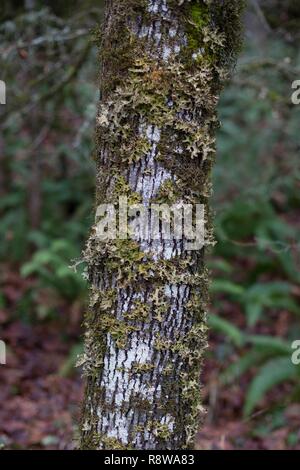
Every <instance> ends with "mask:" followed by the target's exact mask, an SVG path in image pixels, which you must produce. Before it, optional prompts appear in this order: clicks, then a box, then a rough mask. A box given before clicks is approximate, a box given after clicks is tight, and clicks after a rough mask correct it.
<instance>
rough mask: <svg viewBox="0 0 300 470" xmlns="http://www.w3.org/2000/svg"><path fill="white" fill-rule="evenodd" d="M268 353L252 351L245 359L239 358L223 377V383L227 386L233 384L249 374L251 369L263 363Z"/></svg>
mask: <svg viewBox="0 0 300 470" xmlns="http://www.w3.org/2000/svg"><path fill="white" fill-rule="evenodd" d="M266 356H268V353H266V352H265V351H256V350H252V351H249V352H248V353H246V354H245V355H244V356H243V357H241V358H239V359H238V360H237V361H235V362H234V363H233V364H231V365H230V366H229V367H227V369H226V370H225V371H224V372H223V373H222V375H221V381H222V382H223V383H225V384H231V383H232V382H234V380H235V379H237V378H238V377H240V376H241V375H243V374H244V373H245V372H247V370H248V369H250V367H253V366H256V365H257V364H259V363H261V362H262V361H263V360H264V359H265V358H266Z"/></svg>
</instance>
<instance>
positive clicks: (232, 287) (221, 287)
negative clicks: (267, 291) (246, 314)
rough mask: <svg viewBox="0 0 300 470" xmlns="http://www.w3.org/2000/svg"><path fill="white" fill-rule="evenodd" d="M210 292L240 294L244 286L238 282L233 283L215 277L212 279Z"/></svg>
mask: <svg viewBox="0 0 300 470" xmlns="http://www.w3.org/2000/svg"><path fill="white" fill-rule="evenodd" d="M211 290H212V292H225V293H226V294H232V295H235V296H239V295H242V294H243V293H244V288H243V287H242V286H240V285H238V284H234V283H233V282H231V281H227V280H226V279H216V280H215V281H213V283H212V286H211Z"/></svg>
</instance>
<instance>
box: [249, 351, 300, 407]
mask: <svg viewBox="0 0 300 470" xmlns="http://www.w3.org/2000/svg"><path fill="white" fill-rule="evenodd" d="M297 375H299V371H298V369H297V367H296V366H294V365H293V363H292V362H291V358H290V357H280V358H277V359H273V360H271V361H269V362H267V363H266V364H265V365H264V366H263V367H262V368H261V369H260V371H259V372H258V374H257V375H256V377H255V378H254V379H253V381H252V383H251V385H250V387H249V390H248V393H247V396H246V401H245V406H244V415H245V416H249V415H250V414H251V413H252V411H253V410H254V408H255V406H256V405H257V403H259V401H260V400H261V399H262V398H263V396H264V395H265V394H266V393H267V392H268V391H269V390H270V389H271V388H273V387H275V385H278V384H280V383H282V382H285V381H287V380H291V379H295V378H296V377H297Z"/></svg>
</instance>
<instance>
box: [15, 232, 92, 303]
mask: <svg viewBox="0 0 300 470" xmlns="http://www.w3.org/2000/svg"><path fill="white" fill-rule="evenodd" d="M76 253H77V250H74V246H72V245H71V244H70V243H68V241H67V240H64V239H58V240H54V241H52V242H51V244H50V246H49V247H48V248H45V249H40V250H37V251H36V252H35V254H34V255H33V257H32V258H31V260H30V261H28V262H27V263H25V264H23V266H22V268H21V275H22V276H24V277H26V276H29V275H35V277H36V278H37V279H38V281H39V283H38V287H39V288H52V289H54V290H55V291H56V292H58V293H59V294H60V295H61V297H62V298H64V299H66V300H69V301H73V300H75V299H77V298H80V297H82V295H83V294H84V293H85V289H86V284H85V282H84V280H83V277H82V276H81V275H80V274H79V273H76V272H74V271H73V270H72V269H71V268H70V267H69V265H68V263H69V262H70V260H71V259H72V257H73V256H74V254H76Z"/></svg>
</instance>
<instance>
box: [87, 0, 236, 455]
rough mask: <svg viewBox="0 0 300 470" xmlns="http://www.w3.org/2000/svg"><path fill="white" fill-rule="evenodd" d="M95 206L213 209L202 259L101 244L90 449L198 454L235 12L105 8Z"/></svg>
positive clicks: (182, 6)
mask: <svg viewBox="0 0 300 470" xmlns="http://www.w3.org/2000/svg"><path fill="white" fill-rule="evenodd" d="M105 11H106V14H105V19H104V25H103V30H102V41H101V64H102V67H101V80H100V81H101V85H100V86H101V100H100V104H99V112H98V117H97V129H96V135H97V152H96V162H97V188H96V205H97V206H98V205H99V204H101V203H117V201H118V198H119V196H123V197H124V196H126V197H127V198H128V202H129V203H131V204H133V203H136V202H141V203H142V204H143V205H144V207H146V208H148V207H149V205H150V204H151V202H153V201H155V202H159V203H165V204H169V205H173V204H182V203H189V204H193V205H194V204H199V203H200V204H203V205H204V207H205V246H204V248H201V249H200V250H198V251H195V250H194V251H189V250H186V249H185V245H184V240H177V239H173V240H170V241H169V242H166V241H165V240H163V239H161V240H156V241H155V242H154V241H153V240H151V238H149V239H146V240H144V241H140V240H137V239H116V240H107V241H106V242H103V241H101V240H99V238H98V237H97V232H96V229H95V227H94V228H93V229H92V231H91V235H90V238H89V240H88V243H87V246H86V250H85V253H84V258H85V260H86V261H87V263H88V277H89V281H90V284H91V293H90V304H89V309H88V312H87V314H86V316H85V328H86V336H85V352H84V354H83V356H82V358H81V361H80V364H81V365H82V366H83V370H84V373H85V375H86V381H87V385H86V394H85V399H84V405H83V412H82V423H81V448H82V449H184V448H191V447H193V442H194V437H195V433H196V432H197V430H198V427H199V423H200V420H201V417H203V415H204V409H203V406H202V404H201V393H200V385H199V382H200V372H201V364H202V357H203V352H204V350H205V347H206V343H207V340H206V331H207V323H206V305H207V284H208V275H207V270H206V268H205V262H204V254H205V250H206V247H207V246H209V245H211V244H212V243H213V236H212V230H211V223H210V214H209V205H208V200H209V196H210V192H211V181H210V173H211V167H212V163H213V160H214V154H215V129H216V126H217V124H218V121H217V117H216V106H217V103H218V97H219V94H220V90H221V88H222V84H223V83H224V80H225V79H226V77H227V75H228V71H229V69H230V68H231V66H232V64H233V63H234V60H235V56H236V53H237V50H238V47H239V44H240V22H239V19H240V14H241V2H240V1H238V0H230V1H228V0H223V1H220V0H215V1H214V0H206V1H205V0H203V1H200V0H194V1H193V0H169V1H166V0H127V1H126V0H107V1H106V10H105Z"/></svg>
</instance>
